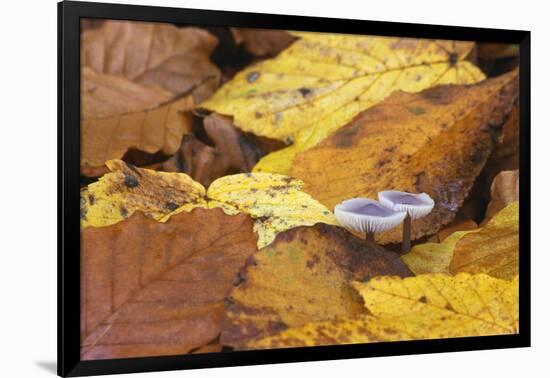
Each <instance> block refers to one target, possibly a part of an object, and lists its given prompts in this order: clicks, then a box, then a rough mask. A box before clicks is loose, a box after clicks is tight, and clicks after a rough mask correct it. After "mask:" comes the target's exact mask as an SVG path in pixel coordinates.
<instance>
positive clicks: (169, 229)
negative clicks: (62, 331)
mask: <svg viewBox="0 0 550 378" xmlns="http://www.w3.org/2000/svg"><path fill="white" fill-rule="evenodd" d="M255 251H256V237H255V235H254V233H253V232H252V221H251V220H250V218H249V217H247V216H246V215H244V214H238V215H234V216H229V215H226V214H224V213H223V212H222V211H221V210H220V209H212V210H207V209H195V210H193V211H192V212H190V213H182V214H178V215H176V216H174V217H172V218H171V219H170V220H169V221H168V222H166V223H159V222H157V221H155V220H153V219H151V218H148V217H146V216H144V215H143V214H141V213H136V214H134V215H133V216H131V217H130V218H129V219H127V220H126V221H124V222H121V223H117V224H114V225H111V226H107V227H101V228H93V227H89V228H86V229H84V230H83V231H82V233H81V252H80V253H81V274H80V279H81V358H82V359H83V360H97V359H111V358H127V357H150V356H158V355H175V354H184V353H189V352H191V351H194V350H196V349H197V348H201V347H205V346H206V345H207V344H210V342H211V341H212V340H215V339H216V338H217V337H218V335H219V333H220V329H221V321H222V315H223V300H224V297H225V296H226V295H227V294H228V293H229V291H230V288H231V285H232V283H233V280H234V277H235V275H236V274H237V272H238V270H239V268H240V267H241V266H242V265H243V264H244V262H245V260H246V259H247V258H248V257H249V256H251V255H252V254H253V253H254V252H255Z"/></svg>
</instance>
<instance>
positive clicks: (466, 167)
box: [289, 71, 518, 244]
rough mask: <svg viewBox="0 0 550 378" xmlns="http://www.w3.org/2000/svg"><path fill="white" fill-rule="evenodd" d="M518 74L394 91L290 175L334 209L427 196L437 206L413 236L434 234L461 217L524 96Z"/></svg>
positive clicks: (395, 236) (396, 232)
mask: <svg viewBox="0 0 550 378" xmlns="http://www.w3.org/2000/svg"><path fill="white" fill-rule="evenodd" d="M517 74H518V72H517V71H514V72H511V73H509V74H506V75H503V76H500V77H498V78H495V79H488V80H485V81H484V82H482V83H479V84H474V85H470V86H458V85H448V86H438V87H436V88H431V89H428V90H426V91H424V92H421V93H417V94H409V93H404V92H399V93H394V94H393V95H391V96H390V97H388V98H387V99H386V100H384V101H383V102H382V103H380V104H379V105H377V106H376V107H373V108H371V109H369V110H367V111H365V112H363V113H361V114H360V115H358V116H357V117H356V118H355V119H354V120H353V121H352V122H351V123H349V124H348V125H346V126H345V127H343V128H341V129H340V130H338V131H337V132H335V133H334V134H332V135H331V136H330V137H329V138H327V139H326V140H324V141H323V142H321V143H320V144H319V145H317V146H316V147H314V148H312V149H309V150H307V151H304V152H302V153H300V154H298V155H297V156H296V158H295V159H294V162H293V164H292V168H291V170H290V172H289V174H290V175H291V176H292V177H296V178H298V179H300V180H302V181H303V182H304V183H305V187H304V190H306V191H307V192H308V193H310V194H311V195H312V196H313V197H314V198H316V199H317V200H318V201H319V202H321V203H322V204H324V205H325V206H327V207H328V208H330V209H332V208H333V207H334V206H335V205H337V204H338V203H339V202H341V201H343V200H346V199H349V198H354V197H367V198H376V197H377V193H378V192H380V191H383V190H400V191H405V192H412V193H421V192H425V193H427V194H429V195H430V197H431V198H433V200H434V201H435V206H434V208H433V210H432V212H431V213H430V214H428V215H427V216H425V217H423V218H421V219H417V220H415V221H414V222H412V229H411V234H412V238H413V239H417V238H420V237H422V236H424V235H433V234H434V233H436V232H438V231H439V230H440V228H441V227H442V226H444V225H446V224H448V223H450V222H451V221H452V220H453V218H454V216H455V214H456V212H457V211H458V210H459V208H460V206H461V205H462V203H463V201H464V199H465V198H466V196H467V195H468V193H469V191H470V188H471V187H472V185H473V183H474V180H475V179H476V177H477V176H478V174H479V173H480V172H481V170H482V168H483V167H484V164H485V162H486V160H487V157H488V156H489V154H490V152H491V150H492V148H493V145H494V134H495V132H496V131H493V130H495V129H498V127H499V126H500V125H502V123H503V121H504V120H505V119H506V116H507V115H508V114H509V113H510V111H511V110H512V108H513V104H514V102H515V100H516V99H517V96H518V77H517ZM342 167H346V168H345V169H342ZM401 238H402V227H401V226H399V227H397V228H394V229H393V230H390V231H387V232H384V233H379V234H377V235H376V240H377V241H378V242H380V243H382V244H386V243H392V242H393V243H395V242H400V241H401Z"/></svg>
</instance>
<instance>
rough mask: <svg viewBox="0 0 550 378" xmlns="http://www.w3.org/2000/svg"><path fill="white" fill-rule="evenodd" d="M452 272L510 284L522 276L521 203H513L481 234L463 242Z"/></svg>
mask: <svg viewBox="0 0 550 378" xmlns="http://www.w3.org/2000/svg"><path fill="white" fill-rule="evenodd" d="M449 270H450V272H451V273H452V274H456V273H458V272H468V273H485V274H488V275H491V276H493V277H497V278H502V279H507V280H509V279H512V278H514V277H515V276H516V275H517V274H519V202H517V201H516V202H512V203H510V204H509V205H508V206H506V207H505V208H504V209H502V210H501V211H500V212H498V213H497V214H496V215H495V216H494V217H493V218H492V219H491V220H490V221H489V223H487V225H486V226H484V227H482V228H481V229H480V230H479V231H478V232H475V233H471V234H468V235H465V236H463V237H462V238H460V240H459V241H458V242H457V243H456V246H455V248H454V253H453V258H452V260H451V264H450V267H449Z"/></svg>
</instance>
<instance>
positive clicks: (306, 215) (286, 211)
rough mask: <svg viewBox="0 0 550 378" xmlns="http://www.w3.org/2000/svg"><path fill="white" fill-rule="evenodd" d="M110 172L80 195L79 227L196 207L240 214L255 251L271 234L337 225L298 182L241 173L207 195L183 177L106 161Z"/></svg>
mask: <svg viewBox="0 0 550 378" xmlns="http://www.w3.org/2000/svg"><path fill="white" fill-rule="evenodd" d="M107 166H108V167H109V169H111V171H112V172H111V173H108V174H106V175H104V176H103V177H102V178H100V179H99V181H98V182H96V183H93V184H90V185H88V187H87V188H85V189H84V190H83V191H81V206H80V217H81V226H82V227H83V228H85V227H88V226H93V227H102V226H107V225H110V224H114V223H117V222H120V221H122V220H124V219H125V218H127V217H128V216H130V215H131V214H132V213H133V212H134V211H136V210H140V211H142V212H144V213H145V214H146V215H147V216H150V217H152V218H154V219H156V220H159V221H162V222H163V221H166V220H167V219H169V218H170V217H171V216H172V215H174V214H177V213H180V212H183V211H190V210H192V209H194V208H196V207H208V208H215V207H221V208H222V209H223V210H224V211H225V212H226V213H227V214H237V213H239V212H243V213H246V214H249V215H250V216H251V217H252V218H253V219H254V220H255V223H254V230H255V231H256V232H257V233H258V247H259V248H262V247H264V246H266V245H268V244H269V243H271V242H272V241H273V239H274V238H275V235H277V233H279V232H282V231H286V230H288V229H291V228H293V227H297V226H302V225H313V224H315V223H319V222H322V223H328V224H337V221H336V219H335V218H334V215H333V214H332V213H331V212H330V211H329V210H328V209H327V208H326V207H324V206H323V205H321V204H320V203H319V202H317V201H316V200H314V199H313V198H311V197H310V196H309V195H308V194H306V193H304V192H302V191H301V187H302V183H301V182H300V181H299V180H295V179H293V178H291V177H288V176H283V175H277V174H271V173H244V174H236V175H231V176H225V177H222V178H220V179H217V180H216V181H214V182H213V183H212V184H211V185H210V187H209V188H208V191H206V190H205V189H204V187H203V186H202V185H201V184H199V183H198V182H196V181H193V179H192V178H191V177H189V176H188V175H186V174H184V173H172V172H170V173H168V172H157V171H153V170H149V169H143V168H136V167H133V166H131V165H127V164H126V163H124V162H123V161H121V160H112V161H108V162H107Z"/></svg>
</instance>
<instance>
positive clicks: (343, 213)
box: [334, 198, 407, 241]
mask: <svg viewBox="0 0 550 378" xmlns="http://www.w3.org/2000/svg"><path fill="white" fill-rule="evenodd" d="M334 215H335V216H336V219H338V222H340V224H341V225H342V226H344V227H346V228H350V229H352V230H354V231H357V232H364V233H365V234H366V239H367V240H370V241H374V233H375V232H382V231H387V230H390V229H392V228H394V227H396V226H397V225H399V224H400V223H401V222H403V219H405V217H406V216H407V213H405V212H398V211H394V210H392V209H391V208H387V207H384V206H382V204H381V203H380V202H378V201H375V200H371V199H368V198H352V199H349V200H346V201H344V202H342V203H340V204H338V205H336V207H335V208H334Z"/></svg>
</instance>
